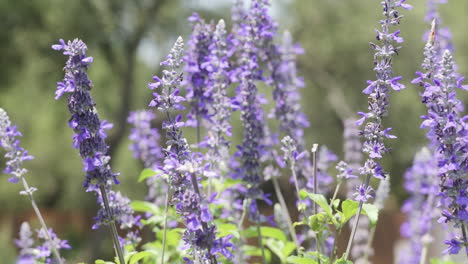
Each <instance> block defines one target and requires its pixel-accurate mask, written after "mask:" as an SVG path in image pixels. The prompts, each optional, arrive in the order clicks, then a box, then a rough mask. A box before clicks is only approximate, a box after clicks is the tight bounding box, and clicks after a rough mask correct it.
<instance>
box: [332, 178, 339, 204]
mask: <svg viewBox="0 0 468 264" xmlns="http://www.w3.org/2000/svg"><path fill="white" fill-rule="evenodd" d="M340 187H341V182H339V183H338V184H337V185H336V188H335V192H333V197H332V199H331V201H330V206H331V205H333V202H334V201H335V199H336V196H337V195H338V192H339V190H340Z"/></svg>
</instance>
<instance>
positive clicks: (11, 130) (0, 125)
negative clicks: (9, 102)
mask: <svg viewBox="0 0 468 264" xmlns="http://www.w3.org/2000/svg"><path fill="white" fill-rule="evenodd" d="M21 136H22V135H21V133H20V132H19V131H18V130H17V129H16V126H15V125H12V124H11V122H10V118H9V117H8V115H7V113H6V112H5V110H3V109H2V108H0V146H1V147H2V148H3V149H5V150H6V154H5V159H6V168H5V169H4V171H3V172H4V173H8V174H11V177H10V178H9V179H8V181H9V182H11V183H18V181H19V180H20V179H21V178H22V177H23V176H24V175H25V174H26V173H27V172H28V170H27V169H26V168H23V166H22V165H23V161H26V160H32V159H33V158H34V157H33V156H31V155H29V154H28V151H27V150H25V149H24V148H22V147H21V146H20V141H19V139H17V137H21ZM34 190H35V188H31V190H30V191H32V192H33V191H34Z"/></svg>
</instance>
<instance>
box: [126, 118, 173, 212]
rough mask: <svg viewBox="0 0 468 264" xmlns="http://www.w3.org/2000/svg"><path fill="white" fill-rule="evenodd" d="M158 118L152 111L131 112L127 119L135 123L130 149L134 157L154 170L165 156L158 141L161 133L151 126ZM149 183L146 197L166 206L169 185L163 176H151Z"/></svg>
mask: <svg viewBox="0 0 468 264" xmlns="http://www.w3.org/2000/svg"><path fill="white" fill-rule="evenodd" d="M155 118H156V115H155V114H154V113H153V112H152V111H149V110H148V111H145V110H141V111H136V112H131V113H130V115H129V116H128V119H127V121H128V122H129V123H130V124H132V125H133V128H132V129H131V131H130V136H129V138H130V140H131V141H132V142H133V144H132V145H131V146H130V149H131V150H132V151H133V154H134V157H135V158H138V159H140V160H141V161H142V162H143V164H144V166H145V168H151V169H153V170H155V169H157V167H158V166H159V165H160V164H161V161H162V159H163V157H164V155H163V153H162V150H161V147H160V145H159V143H158V141H159V138H160V135H159V133H158V130H157V129H156V128H154V127H152V126H151V121H152V120H154V119H155ZM146 184H147V185H148V195H147V196H146V199H147V200H148V201H151V202H153V203H154V204H156V205H158V206H161V207H164V206H165V205H164V204H165V195H164V194H165V193H166V192H167V190H168V186H167V184H166V183H165V181H164V180H163V179H162V178H161V177H156V176H155V177H151V178H148V179H147V180H146Z"/></svg>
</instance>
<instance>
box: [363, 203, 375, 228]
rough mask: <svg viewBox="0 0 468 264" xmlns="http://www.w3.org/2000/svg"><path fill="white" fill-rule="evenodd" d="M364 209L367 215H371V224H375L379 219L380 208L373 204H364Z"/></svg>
mask: <svg viewBox="0 0 468 264" xmlns="http://www.w3.org/2000/svg"><path fill="white" fill-rule="evenodd" d="M362 209H363V210H364V212H365V213H366V215H367V216H368V217H369V221H370V224H371V226H375V225H376V224H377V221H378V220H379V208H377V206H375V205H373V204H367V203H365V204H363V205H362Z"/></svg>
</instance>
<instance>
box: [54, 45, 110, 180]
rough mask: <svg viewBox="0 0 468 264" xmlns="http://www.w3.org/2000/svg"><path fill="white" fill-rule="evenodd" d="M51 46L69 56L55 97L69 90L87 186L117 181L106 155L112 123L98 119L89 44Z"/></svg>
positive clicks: (72, 125) (75, 139)
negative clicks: (91, 79)
mask: <svg viewBox="0 0 468 264" xmlns="http://www.w3.org/2000/svg"><path fill="white" fill-rule="evenodd" d="M52 48H53V49H55V50H63V54H64V55H66V56H69V58H68V61H67V62H66V64H65V68H64V70H65V77H64V79H63V81H61V82H58V83H57V91H56V93H55V94H56V97H55V99H59V98H60V97H61V96H62V95H64V94H65V93H69V94H70V95H69V96H68V109H69V111H70V113H71V115H72V117H71V118H70V121H69V126H70V128H72V129H73V131H74V132H75V135H74V136H73V147H74V148H78V149H79V150H80V155H81V157H82V159H83V166H84V170H85V172H86V179H85V181H84V186H85V187H88V186H90V185H95V186H98V185H105V186H110V185H111V184H112V183H113V182H114V183H116V184H118V181H117V178H116V176H117V175H118V174H115V173H112V171H111V167H110V165H109V162H110V157H109V156H108V155H107V153H108V146H107V145H106V142H105V138H106V137H107V134H106V132H105V130H106V129H110V128H111V127H112V125H111V124H109V123H107V122H106V121H101V120H100V119H99V116H98V114H97V110H96V107H95V102H94V100H93V99H92V97H91V93H90V90H91V88H92V83H91V81H90V80H89V78H88V74H87V73H86V71H87V69H88V67H89V66H90V65H91V63H92V61H93V58H92V57H87V56H86V50H87V47H86V44H85V43H84V42H82V41H81V40H79V39H75V40H73V41H68V43H65V41H64V40H62V39H60V44H57V45H52Z"/></svg>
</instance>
